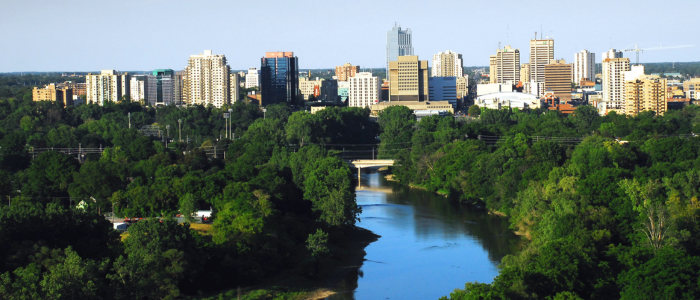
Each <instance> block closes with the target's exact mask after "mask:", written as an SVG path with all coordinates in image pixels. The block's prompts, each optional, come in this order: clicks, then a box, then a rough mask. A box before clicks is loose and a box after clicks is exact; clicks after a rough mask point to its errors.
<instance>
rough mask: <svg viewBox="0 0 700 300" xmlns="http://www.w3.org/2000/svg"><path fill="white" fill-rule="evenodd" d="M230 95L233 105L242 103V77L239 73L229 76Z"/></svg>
mask: <svg viewBox="0 0 700 300" xmlns="http://www.w3.org/2000/svg"><path fill="white" fill-rule="evenodd" d="M228 82H229V88H228V90H229V93H231V94H230V95H229V97H228V99H229V101H230V103H231V104H234V103H236V102H238V101H241V75H240V74H238V73H231V74H229V79H228Z"/></svg>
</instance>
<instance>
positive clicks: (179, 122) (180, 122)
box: [177, 119, 182, 143]
mask: <svg viewBox="0 0 700 300" xmlns="http://www.w3.org/2000/svg"><path fill="white" fill-rule="evenodd" d="M177 124H178V125H179V126H180V135H179V139H178V140H177V141H178V142H180V143H182V119H177Z"/></svg>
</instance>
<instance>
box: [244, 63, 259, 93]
mask: <svg viewBox="0 0 700 300" xmlns="http://www.w3.org/2000/svg"><path fill="white" fill-rule="evenodd" d="M259 86H260V70H258V69H257V68H250V69H248V74H246V75H245V88H247V89H250V88H254V87H259Z"/></svg>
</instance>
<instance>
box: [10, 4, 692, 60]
mask: <svg viewBox="0 0 700 300" xmlns="http://www.w3.org/2000/svg"><path fill="white" fill-rule="evenodd" d="M698 11H700V1H698V0H677V1H661V0H653V1H649V0H636V1H627V0H625V1H619V0H607V1H597V0H590V1H559V0H542V1H528V0H518V1H510V0H499V1H490V0H485V1H484V0H481V1H474V0H442V1H409V0H403V1H393V0H392V1H386V0H382V1H376V0H353V1H334V0H330V1H329V0H325V1H320V0H319V1H317V0H296V1H265V0H250V1H247V0H246V1H242V0H232V1H217V0H196V1H195V0H119V1H107V0H61V1H56V0H0V28H2V30H0V72H28V71H39V72H58V71H67V72H70V71H97V70H103V69H115V70H122V71H127V70H129V71H135V70H144V71H146V70H153V69H174V70H181V69H183V68H184V67H185V66H186V65H187V60H188V57H189V56H190V55H193V54H199V53H202V52H203V50H205V49H211V50H212V51H213V52H214V54H224V55H226V58H227V60H228V64H229V65H230V66H231V69H233V70H244V69H248V68H250V67H258V68H259V67H260V58H261V57H263V56H264V55H265V52H267V51H293V52H294V53H295V55H296V56H298V57H299V68H300V69H317V68H334V67H335V66H337V65H342V64H344V63H352V64H353V65H359V66H361V67H362V68H381V67H383V66H385V64H386V61H385V60H386V32H387V31H388V30H390V29H391V27H392V26H393V25H394V22H396V23H398V24H400V25H401V27H402V28H410V29H411V31H412V32H413V47H414V53H415V54H416V55H418V56H419V59H421V60H428V61H431V60H432V55H433V54H437V53H438V52H444V51H446V50H452V51H454V52H457V53H461V54H462V56H463V60H464V66H486V65H488V59H489V55H492V54H495V53H496V49H498V47H499V42H500V45H501V47H504V46H506V45H511V46H512V47H513V48H518V49H520V55H521V63H525V62H527V60H528V55H529V49H528V47H529V40H530V39H532V38H533V37H534V35H535V32H536V31H537V32H538V33H537V34H538V36H539V34H540V32H542V34H543V36H545V37H546V36H550V37H553V38H554V42H555V49H554V56H555V58H557V59H561V58H563V59H565V60H566V61H567V62H572V61H573V58H574V53H576V52H579V51H581V50H582V49H587V50H589V51H591V52H594V53H596V60H597V62H600V60H601V56H602V53H603V52H605V51H607V50H608V49H610V48H611V47H612V48H616V49H627V48H630V47H633V45H634V43H638V45H639V47H640V48H652V47H659V45H663V46H673V45H695V47H692V48H681V49H672V50H657V51H647V52H644V53H642V54H641V55H640V61H641V62H672V61H673V62H685V61H700V35H699V34H697V31H698V29H699V28H700V25H698V24H700V23H698V21H699V20H700V15H698ZM540 28H541V29H540ZM625 57H630V58H631V59H632V61H634V53H633V52H626V53H625Z"/></svg>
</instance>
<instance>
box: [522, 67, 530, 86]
mask: <svg viewBox="0 0 700 300" xmlns="http://www.w3.org/2000/svg"><path fill="white" fill-rule="evenodd" d="M520 82H522V83H523V84H525V83H526V82H530V64H528V63H525V64H522V65H520Z"/></svg>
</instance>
